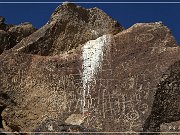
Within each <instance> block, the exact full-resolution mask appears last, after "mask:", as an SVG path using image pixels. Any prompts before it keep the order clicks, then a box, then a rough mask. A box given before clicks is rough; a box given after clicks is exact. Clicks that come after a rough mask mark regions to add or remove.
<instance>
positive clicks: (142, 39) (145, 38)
mask: <svg viewBox="0 0 180 135" xmlns="http://www.w3.org/2000/svg"><path fill="white" fill-rule="evenodd" d="M153 38H154V35H153V34H151V33H145V34H140V35H138V36H137V37H136V40H137V41H139V42H142V43H145V42H149V41H151V40H153Z"/></svg>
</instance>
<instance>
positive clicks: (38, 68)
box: [0, 3, 180, 134]
mask: <svg viewBox="0 0 180 135" xmlns="http://www.w3.org/2000/svg"><path fill="white" fill-rule="evenodd" d="M179 61H180V48H179V46H178V45H177V43H176V41H175V39H174V37H173V36H172V34H171V32H170V30H169V29H168V28H167V27H166V26H164V25H163V24H162V23H161V22H156V23H138V24H135V25H133V26H132V27H130V28H128V29H126V30H125V29H124V28H123V27H122V26H121V25H120V24H118V23H117V22H116V21H114V20H113V19H111V18H110V17H108V16H107V15H106V14H105V13H104V12H103V11H101V10H100V9H97V8H92V9H84V8H81V7H79V6H76V5H74V4H68V3H66V4H63V5H62V6H59V7H58V8H57V9H56V11H55V12H54V13H53V14H52V16H51V18H50V21H49V22H48V23H47V24H46V25H45V26H43V27H42V28H41V29H39V30H37V31H36V32H34V33H33V34H31V35H30V36H28V37H27V38H24V39H23V40H21V41H20V43H18V44H17V45H16V46H15V47H13V48H12V49H10V50H8V51H6V52H4V53H2V54H1V55H0V79H1V80H0V103H1V111H2V113H1V116H2V126H1V128H4V130H6V131H17V132H32V131H36V132H137V134H140V133H139V132H160V131H161V132H168V131H171V130H167V128H164V127H165V126H166V125H167V124H165V123H170V124H171V123H176V125H178V122H177V121H179V120H180V115H179V114H180V109H179V105H180V98H179V95H180V93H179V92H180V90H179V77H180V76H179V75H180V72H179V69H180V68H179V67H180V65H179ZM97 134H98V133H97ZM106 134H108V133H106ZM141 134H145V133H141ZM153 134H155V133H153Z"/></svg>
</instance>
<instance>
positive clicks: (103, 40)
mask: <svg viewBox="0 0 180 135" xmlns="http://www.w3.org/2000/svg"><path fill="white" fill-rule="evenodd" d="M108 40H109V38H108V36H107V35H104V36H102V37H100V38H98V39H96V40H90V41H88V42H87V43H86V44H85V45H84V46H83V48H82V51H83V52H82V58H83V65H82V68H83V76H82V81H83V105H82V111H83V114H84V112H85V111H86V110H87V109H88V108H89V107H88V105H87V103H86V96H88V95H89V93H90V87H91V86H92V85H93V78H95V75H96V74H97V72H98V69H101V63H102V61H103V50H104V49H105V46H106V44H107V41H108Z"/></svg>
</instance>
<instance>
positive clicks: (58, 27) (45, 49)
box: [14, 3, 124, 56]
mask: <svg viewBox="0 0 180 135" xmlns="http://www.w3.org/2000/svg"><path fill="white" fill-rule="evenodd" d="M122 30H124V28H123V27H122V26H121V25H120V24H118V22H117V21H115V20H113V19H112V18H111V17H109V16H108V15H107V14H106V13H104V12H103V11H102V10H100V9H97V8H92V9H85V8H82V7H80V6H77V5H75V4H72V3H65V4H63V5H61V6H59V7H58V8H57V9H56V10H55V12H54V13H53V14H52V15H51V18H50V21H49V22H48V23H47V24H46V25H45V26H43V27H42V28H41V29H39V30H38V31H36V32H35V33H33V34H32V35H30V36H29V37H28V38H26V39H25V40H23V42H21V43H19V44H18V45H17V46H16V47H15V48H14V50H16V51H18V52H25V53H28V54H38V55H42V56H47V55H51V56H53V55H59V54H62V53H64V52H67V51H69V50H72V49H75V48H77V47H78V46H80V45H82V44H84V43H86V42H87V41H89V40H92V39H97V38H98V37H100V36H102V35H105V34H116V33H118V32H120V31H122ZM40 36H41V38H39V37H40ZM30 41H31V42H30Z"/></svg>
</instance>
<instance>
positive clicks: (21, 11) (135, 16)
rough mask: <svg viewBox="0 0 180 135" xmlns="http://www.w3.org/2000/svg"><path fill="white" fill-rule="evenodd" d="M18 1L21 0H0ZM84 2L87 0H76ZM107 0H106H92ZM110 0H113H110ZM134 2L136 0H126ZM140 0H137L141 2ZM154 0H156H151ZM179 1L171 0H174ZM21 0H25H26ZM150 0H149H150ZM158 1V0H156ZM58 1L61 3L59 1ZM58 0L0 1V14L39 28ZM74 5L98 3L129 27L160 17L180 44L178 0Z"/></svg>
mask: <svg viewBox="0 0 180 135" xmlns="http://www.w3.org/2000/svg"><path fill="white" fill-rule="evenodd" d="M17 1H18V2H21V1H23V0H0V2H17ZM28 1H29V2H37V0H28ZM71 1H72V2H73V1H76V2H77V0H71ZM79 1H84V2H87V0H86V1H85V0H79ZM89 1H92V0H89ZM94 1H96V2H97V1H100V2H103V1H105V2H107V0H94ZM109 1H110V0H109ZM111 1H112V0H111ZM113 1H117V0H113ZM129 1H132V2H135V1H137V0H129ZM142 1H143V0H138V2H142ZM154 1H155V0H154ZM176 1H177V2H180V1H178V0H174V2H176ZM24 2H27V0H26V1H25V0H24ZM38 2H61V1H58V0H54V1H50V0H38ZM126 2H127V1H126ZM151 2H152V1H151ZM156 2H157V1H156ZM158 2H168V0H158ZM59 4H60V3H59ZM59 4H58V3H54V4H52V3H51V4H50V3H48V4H47V3H46V4H45V3H44V4H42V3H41V4H37V3H36V4H22V3H21V4H17V3H16V4H13V3H11V4H2V3H0V16H4V17H5V18H6V23H9V24H19V23H22V22H31V23H32V24H33V25H34V26H35V27H36V28H40V27H41V26H43V25H44V24H46V22H47V21H48V20H49V17H50V15H51V14H52V13H53V11H54V10H55V8H56V7H57V6H58V5H59ZM77 5H80V6H83V7H85V8H91V7H98V8H100V9H102V10H103V11H105V12H106V13H107V14H108V15H109V16H111V17H112V18H113V19H115V20H117V21H118V22H119V23H120V24H121V25H122V26H124V27H125V28H129V27H130V26H132V25H133V24H135V23H138V22H158V21H162V22H163V23H164V24H165V25H167V26H168V27H169V28H170V29H171V31H172V33H173V35H174V36H175V38H176V40H177V42H178V43H179V44H180V3H179V4H178V3H174V4H172V3H171V4H167V3H163V4H162V3H161V4H160V3H159V4H142V3H141V4H140V3H139V4H135V3H131V4H102V3H99V4H97V3H96V4H95V3H86V4H82V3H78V4H77Z"/></svg>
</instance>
